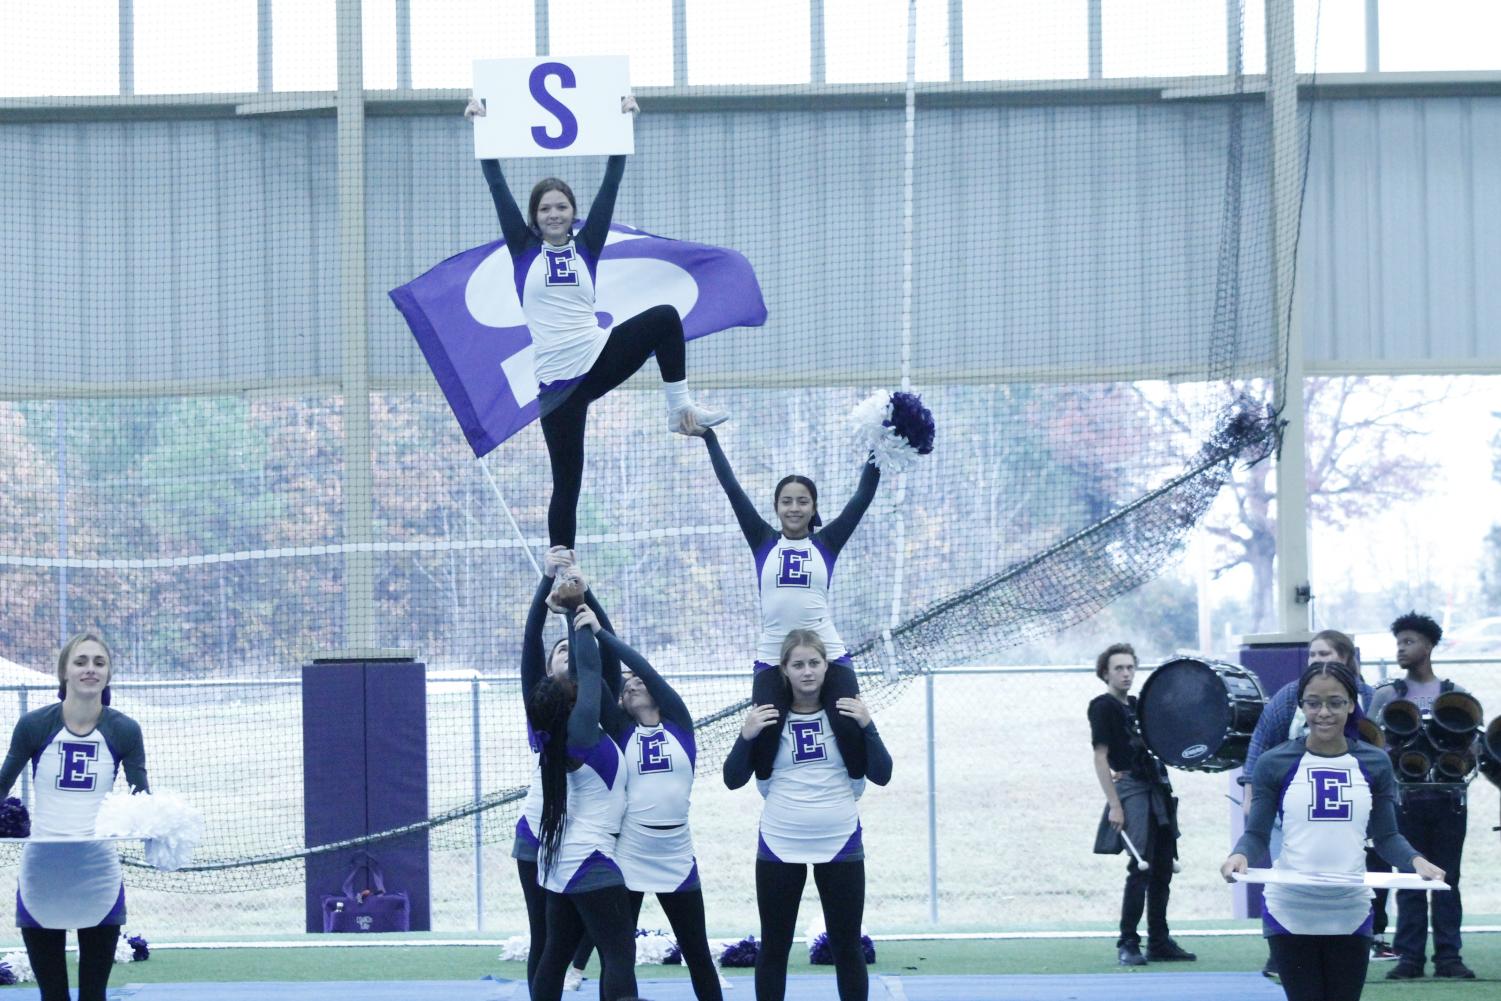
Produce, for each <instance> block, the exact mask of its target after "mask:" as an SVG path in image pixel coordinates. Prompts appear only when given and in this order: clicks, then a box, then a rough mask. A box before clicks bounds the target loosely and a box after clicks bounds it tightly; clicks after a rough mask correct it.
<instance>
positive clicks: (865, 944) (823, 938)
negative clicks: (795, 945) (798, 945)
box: [808, 932, 876, 966]
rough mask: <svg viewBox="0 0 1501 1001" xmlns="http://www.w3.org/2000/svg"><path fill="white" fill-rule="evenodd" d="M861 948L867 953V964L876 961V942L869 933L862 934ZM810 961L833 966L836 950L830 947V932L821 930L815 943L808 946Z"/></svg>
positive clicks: (814, 940)
mask: <svg viewBox="0 0 1501 1001" xmlns="http://www.w3.org/2000/svg"><path fill="white" fill-rule="evenodd" d="M860 950H861V951H862V952H864V953H865V965H867V966H869V965H870V964H871V963H874V962H875V961H876V944H875V943H874V942H872V941H871V940H870V936H869V935H861V936H860ZM808 962H810V963H812V964H813V965H814V966H833V965H834V950H833V949H831V948H829V935H828V932H819V933H818V935H817V936H816V937H814V939H813V944H812V945H810V946H808Z"/></svg>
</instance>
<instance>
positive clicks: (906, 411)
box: [886, 393, 935, 455]
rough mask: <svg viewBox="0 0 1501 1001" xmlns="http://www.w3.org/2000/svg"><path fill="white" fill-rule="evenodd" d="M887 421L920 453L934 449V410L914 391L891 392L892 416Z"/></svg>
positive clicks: (925, 453)
mask: <svg viewBox="0 0 1501 1001" xmlns="http://www.w3.org/2000/svg"><path fill="white" fill-rule="evenodd" d="M886 423H887V424H888V425H890V427H891V429H892V430H893V431H895V432H896V433H897V434H898V435H900V436H901V437H902V438H904V439H906V441H907V444H909V445H911V446H912V447H913V448H914V449H916V450H917V454H918V455H927V454H928V453H930V452H932V451H933V435H934V431H935V429H934V427H933V412H932V411H931V410H929V409H928V408H927V407H925V406H923V402H922V400H920V399H919V398H918V397H917V396H915V395H913V394H912V393H892V394H891V417H890V419H888V420H887V421H886Z"/></svg>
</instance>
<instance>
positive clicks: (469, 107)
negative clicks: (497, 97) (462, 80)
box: [464, 97, 488, 122]
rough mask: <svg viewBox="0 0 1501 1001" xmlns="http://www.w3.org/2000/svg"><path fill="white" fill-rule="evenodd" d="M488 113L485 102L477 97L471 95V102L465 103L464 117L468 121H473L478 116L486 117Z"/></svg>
mask: <svg viewBox="0 0 1501 1001" xmlns="http://www.w3.org/2000/svg"><path fill="white" fill-rule="evenodd" d="M486 114H488V112H486V111H485V104H484V102H483V101H481V100H480V99H479V98H477V97H471V98H470V99H469V103H468V104H466V105H464V119H465V120H466V121H470V122H472V121H474V120H475V119H476V118H484V117H485V115H486Z"/></svg>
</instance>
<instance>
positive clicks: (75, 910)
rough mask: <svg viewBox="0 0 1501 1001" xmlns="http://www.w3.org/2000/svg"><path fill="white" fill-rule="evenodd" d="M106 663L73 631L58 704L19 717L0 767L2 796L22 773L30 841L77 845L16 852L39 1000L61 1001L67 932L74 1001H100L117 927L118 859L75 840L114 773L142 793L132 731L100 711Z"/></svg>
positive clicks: (113, 714) (90, 822)
mask: <svg viewBox="0 0 1501 1001" xmlns="http://www.w3.org/2000/svg"><path fill="white" fill-rule="evenodd" d="M110 661H111V658H110V652H109V648H108V647H107V646H105V644H104V641H103V640H101V639H100V638H99V637H98V636H95V635H93V634H92V633H80V634H78V635H77V636H74V637H73V638H71V639H70V640H68V642H67V643H66V644H64V645H63V648H62V652H61V653H60V654H59V656H58V659H57V680H58V683H59V686H60V687H59V690H58V694H59V697H60V699H61V701H60V702H58V703H56V704H54V705H50V706H45V707H43V708H41V709H37V710H35V711H34V712H29V713H27V714H26V715H25V716H22V717H21V719H20V722H18V723H17V724H16V728H15V731H14V733H13V734H12V735H11V740H10V753H9V754H7V755H6V758H5V764H4V766H3V767H0V796H5V795H6V794H8V793H9V792H10V789H11V786H13V785H15V782H16V779H17V778H19V777H20V774H21V769H22V768H25V767H26V766H27V765H28V764H30V765H31V770H32V780H33V788H34V789H35V790H36V793H35V806H36V815H35V817H33V818H31V837H34V838H35V837H50V838H78V839H80V840H78V841H71V842H47V843H41V842H32V843H29V844H27V845H26V847H25V849H24V850H23V851H22V853H21V871H20V876H19V879H18V883H19V889H18V892H17V894H16V924H17V925H19V926H20V928H21V938H22V940H23V941H24V942H25V943H26V955H27V956H28V957H29V959H30V961H31V967H32V970H33V971H34V972H35V974H36V980H37V986H38V987H40V988H41V996H42V1001H67V998H68V996H69V995H68V966H67V962H66V960H65V958H64V951H65V947H66V938H67V931H66V929H68V928H76V929H78V952H79V960H78V999H79V1001H104V994H105V989H106V988H107V987H108V985H109V974H110V969H111V967H112V966H113V965H114V961H115V945H116V942H117V941H118V940H119V937H120V926H121V925H122V924H124V923H125V884H124V882H123V880H122V879H121V874H120V856H119V853H118V852H117V851H116V850H115V846H114V845H112V844H109V843H108V842H102V841H88V840H83V839H87V838H93V837H94V836H95V830H94V822H95V819H96V816H97V814H98V813H99V808H100V805H101V804H102V803H103V801H104V798H105V796H106V795H107V794H108V793H109V791H110V789H111V788H112V787H113V786H114V783H115V776H116V774H117V773H118V772H119V771H120V769H121V768H124V769H125V781H126V782H127V783H128V784H129V785H130V787H131V789H133V790H136V791H139V792H146V791H147V783H146V750H145V746H144V744H143V742H142V740H141V728H140V726H138V725H137V724H136V721H135V720H133V719H131V718H130V717H129V716H126V715H125V714H124V713H122V712H119V711H118V710H115V709H111V708H109V707H108V705H106V703H107V702H108V701H109V699H108V693H109V680H110ZM7 833H12V832H7Z"/></svg>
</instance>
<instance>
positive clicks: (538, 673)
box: [521, 576, 571, 701]
mask: <svg viewBox="0 0 1501 1001" xmlns="http://www.w3.org/2000/svg"><path fill="white" fill-rule="evenodd" d="M551 590H552V578H551V577H546V576H544V577H542V578H540V579H539V580H538V581H537V590H536V592H535V593H533V594H532V605H531V607H530V608H528V609H527V612H526V628H525V630H524V631H523V632H522V634H521V698H522V700H523V701H525V699H526V697H527V696H528V695H530V694H531V693H532V689H533V688H536V687H537V685H538V683H539V682H541V681H542V679H543V678H546V677H547V653H546V651H544V650H543V649H542V627H543V626H544V625H545V624H546V623H547V594H548V592H549V591H551ZM570 653H571V651H570Z"/></svg>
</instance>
